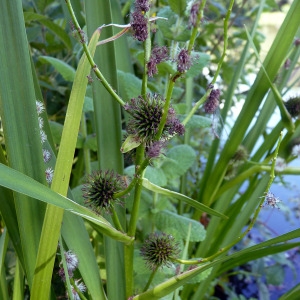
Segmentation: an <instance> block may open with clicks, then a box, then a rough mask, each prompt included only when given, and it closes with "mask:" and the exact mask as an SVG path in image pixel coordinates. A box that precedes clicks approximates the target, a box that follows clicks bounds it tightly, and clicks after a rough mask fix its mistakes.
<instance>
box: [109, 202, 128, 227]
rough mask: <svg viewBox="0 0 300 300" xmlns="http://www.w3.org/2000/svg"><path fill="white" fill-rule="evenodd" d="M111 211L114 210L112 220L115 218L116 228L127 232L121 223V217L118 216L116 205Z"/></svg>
mask: <svg viewBox="0 0 300 300" xmlns="http://www.w3.org/2000/svg"><path fill="white" fill-rule="evenodd" d="M111 212H112V216H111V217H112V220H113V222H114V224H115V226H116V229H118V230H119V231H122V232H125V231H124V229H123V227H122V225H121V223H120V220H119V217H118V215H117V213H116V210H115V208H114V207H112V209H111Z"/></svg>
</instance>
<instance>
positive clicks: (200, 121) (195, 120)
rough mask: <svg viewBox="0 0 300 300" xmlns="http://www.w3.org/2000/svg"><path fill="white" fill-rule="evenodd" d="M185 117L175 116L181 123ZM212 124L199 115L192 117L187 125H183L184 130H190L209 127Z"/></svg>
mask: <svg viewBox="0 0 300 300" xmlns="http://www.w3.org/2000/svg"><path fill="white" fill-rule="evenodd" d="M186 116H187V115H177V117H178V119H179V120H180V121H181V122H182V121H183V120H184V119H185V118H186ZM211 124H212V119H211V118H208V117H204V116H199V115H193V116H192V117H191V118H190V119H189V121H188V122H187V124H186V125H185V128H191V129H196V128H206V127H210V126H211Z"/></svg>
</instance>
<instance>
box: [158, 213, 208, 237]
mask: <svg viewBox="0 0 300 300" xmlns="http://www.w3.org/2000/svg"><path fill="white" fill-rule="evenodd" d="M155 225H156V226H157V228H158V229H160V230H162V231H164V230H166V229H167V228H172V230H176V231H177V233H178V234H179V235H180V236H181V238H182V239H185V238H186V236H187V233H188V230H189V226H191V236H190V241H191V242H201V241H203V240H204V239H205V235H206V231H205V229H204V226H203V225H202V224H201V223H200V222H197V221H195V220H191V219H189V218H186V217H183V216H179V215H177V214H174V213H172V212H169V211H167V210H164V211H161V212H158V213H156V214H155Z"/></svg>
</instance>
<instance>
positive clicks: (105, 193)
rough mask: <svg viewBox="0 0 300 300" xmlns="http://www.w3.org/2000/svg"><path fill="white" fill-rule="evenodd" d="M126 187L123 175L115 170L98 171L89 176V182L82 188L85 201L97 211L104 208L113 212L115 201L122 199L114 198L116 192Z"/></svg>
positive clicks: (118, 201)
mask: <svg viewBox="0 0 300 300" xmlns="http://www.w3.org/2000/svg"><path fill="white" fill-rule="evenodd" d="M125 188H126V183H125V181H124V180H123V178H122V176H120V175H119V174H115V173H114V172H113V171H96V172H94V173H93V174H92V175H90V176H89V177H88V180H87V183H86V184H85V185H84V187H83V188H82V191H83V192H84V194H83V197H84V198H85V199H86V201H85V203H86V204H87V205H88V206H90V207H91V208H92V210H94V211H95V212H96V213H100V212H102V211H103V210H104V211H105V212H108V213H109V212H111V209H112V208H113V206H114V205H115V203H120V200H118V199H114V197H113V196H114V194H115V193H117V192H120V191H122V190H124V189H125Z"/></svg>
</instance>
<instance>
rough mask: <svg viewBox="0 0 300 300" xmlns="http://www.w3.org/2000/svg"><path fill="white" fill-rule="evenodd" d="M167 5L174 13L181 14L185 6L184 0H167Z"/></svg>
mask: <svg viewBox="0 0 300 300" xmlns="http://www.w3.org/2000/svg"><path fill="white" fill-rule="evenodd" d="M169 5H170V7H171V8H172V10H173V11H174V12H175V13H176V14H178V15H179V16H182V15H183V14H184V11H185V8H186V0H169Z"/></svg>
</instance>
